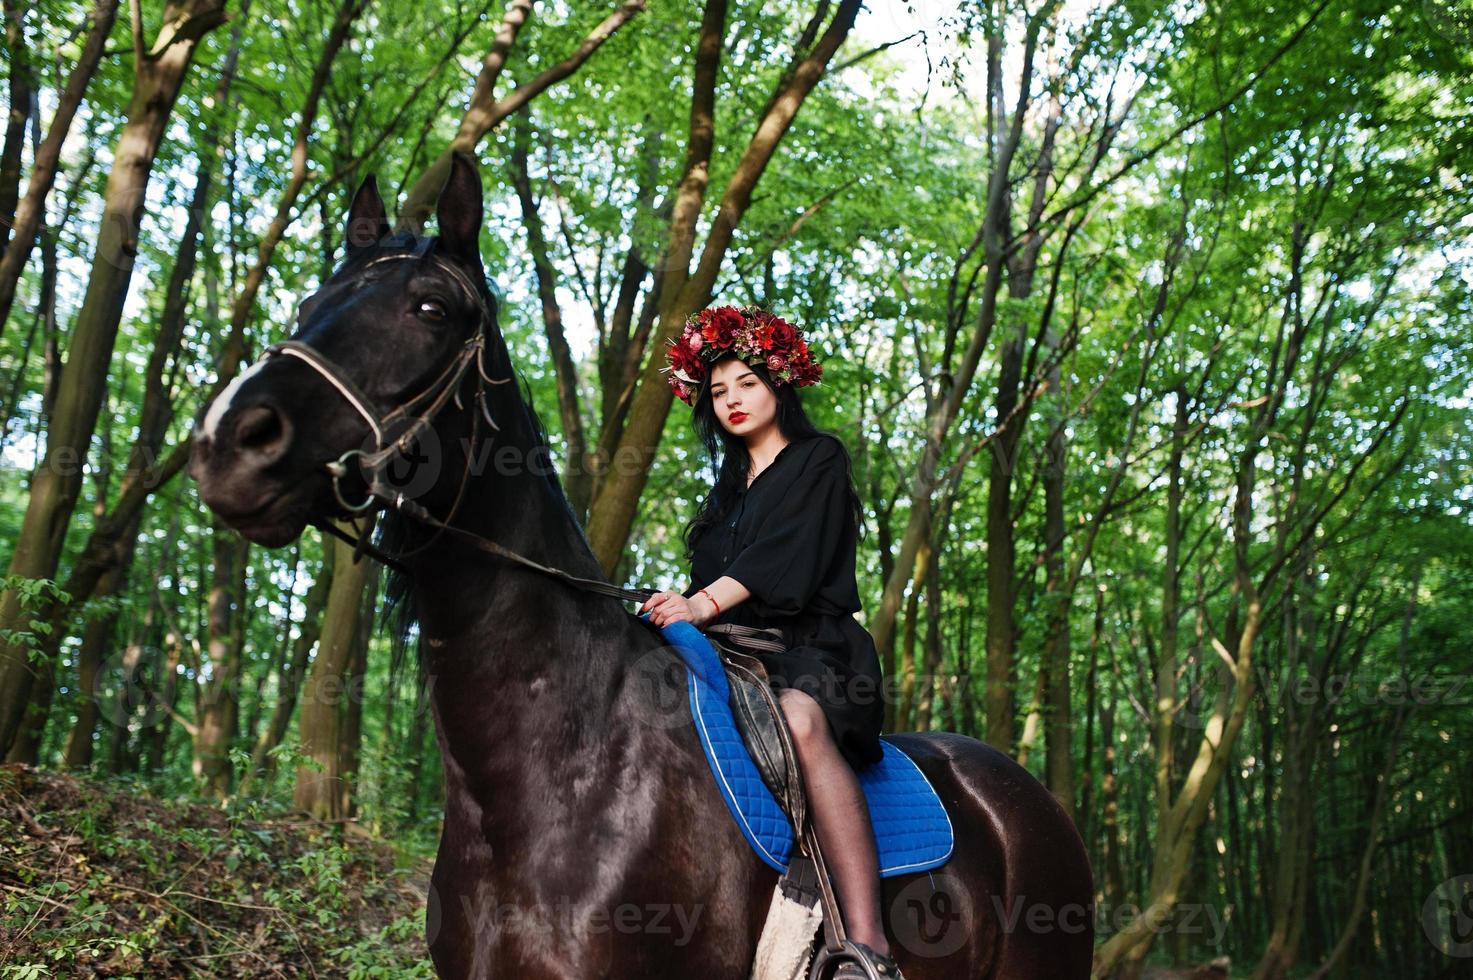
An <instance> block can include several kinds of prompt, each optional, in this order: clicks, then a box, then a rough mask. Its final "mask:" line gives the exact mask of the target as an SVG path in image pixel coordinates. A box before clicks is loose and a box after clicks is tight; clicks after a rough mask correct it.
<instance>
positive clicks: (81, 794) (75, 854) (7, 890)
mask: <svg viewBox="0 0 1473 980" xmlns="http://www.w3.org/2000/svg"><path fill="white" fill-rule="evenodd" d="M427 878H428V868H427V866H426V864H425V863H424V860H423V858H422V857H418V856H415V855H403V854H396V853H395V852H394V851H393V850H392V849H391V848H390V847H389V846H388V845H387V844H385V843H383V842H380V841H376V840H371V839H369V838H367V837H365V836H361V835H359V834H355V833H352V832H345V831H344V829H343V827H341V826H333V825H329V824H322V823H317V822H313V821H307V820H304V819H302V818H301V817H300V816H293V815H290V814H280V813H277V814H264V813H258V812H251V811H250V810H249V809H247V810H244V811H242V812H232V811H230V810H228V809H222V808H218V807H209V806H202V805H199V804H197V803H188V802H182V801H175V800H168V799H159V798H156V797H152V796H149V795H147V794H146V793H144V792H142V791H140V790H138V789H137V788H136V787H135V786H133V785H131V784H129V783H127V782H123V781H116V780H107V781H103V780H94V779H87V778H76V777H73V776H68V775H63V774H58V773H54V772H48V771H45V770H37V769H33V768H31V767H28V766H22V765H5V766H0V903H3V909H4V914H3V916H0V977H4V978H6V980H9V978H21V977H26V978H28V977H50V976H57V975H63V976H105V977H126V976H149V977H161V976H169V977H193V976H210V977H270V976H288V977H309V976H311V977H317V976H320V977H327V976H332V977H428V976H433V975H434V974H433V970H432V969H431V968H430V965H429V963H428V961H427V960H426V959H425V956H424V952H425V950H424V938H423V909H424V895H425V883H426V881H427Z"/></svg>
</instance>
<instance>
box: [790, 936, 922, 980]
mask: <svg viewBox="0 0 1473 980" xmlns="http://www.w3.org/2000/svg"><path fill="white" fill-rule="evenodd" d="M836 960H837V961H838V965H837V966H834V961H836ZM830 968H832V969H833V972H832V973H829V972H828V971H829V969H830ZM860 977H863V978H864V980H905V977H904V976H902V975H901V973H900V966H899V965H898V964H897V963H896V962H895V961H894V960H893V959H891V958H890V957H888V956H883V955H881V954H879V953H877V952H875V951H874V950H873V949H871V948H870V947H869V946H867V945H865V944H864V943H859V942H855V941H854V940H852V939H846V940H844V947H843V949H842V950H839V951H837V952H836V951H834V950H831V949H828V948H827V947H825V948H823V949H820V950H819V951H818V955H817V956H816V957H814V960H813V968H812V970H810V971H809V973H808V980H858V978H860Z"/></svg>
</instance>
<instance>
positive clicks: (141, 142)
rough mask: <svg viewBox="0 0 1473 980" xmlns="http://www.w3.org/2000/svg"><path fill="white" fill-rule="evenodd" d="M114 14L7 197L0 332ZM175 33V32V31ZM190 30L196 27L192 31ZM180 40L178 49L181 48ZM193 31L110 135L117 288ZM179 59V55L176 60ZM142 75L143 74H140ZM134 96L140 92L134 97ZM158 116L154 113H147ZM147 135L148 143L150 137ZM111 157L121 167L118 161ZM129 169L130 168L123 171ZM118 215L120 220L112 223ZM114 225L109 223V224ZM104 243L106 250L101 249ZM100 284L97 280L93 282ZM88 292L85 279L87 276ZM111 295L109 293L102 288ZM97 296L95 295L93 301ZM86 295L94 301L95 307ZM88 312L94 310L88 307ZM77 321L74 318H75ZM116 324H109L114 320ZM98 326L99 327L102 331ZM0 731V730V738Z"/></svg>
mask: <svg viewBox="0 0 1473 980" xmlns="http://www.w3.org/2000/svg"><path fill="white" fill-rule="evenodd" d="M220 9H223V8H216V7H214V6H213V4H212V0H197V2H186V3H184V4H177V3H173V4H169V6H168V10H167V11H166V14H165V18H166V22H168V21H169V20H170V19H171V18H173V17H188V18H193V19H192V20H191V21H190V23H191V24H192V25H193V26H191V28H190V30H191V31H194V30H196V29H197V30H198V32H199V34H203V33H204V32H205V31H207V30H209V29H210V28H212V27H214V26H215V24H217V23H219V21H218V20H215V21H213V22H211V19H210V17H211V12H212V11H213V12H214V14H215V15H216V16H219V10H220ZM117 15H118V0H97V2H96V4H95V6H94V7H93V8H92V13H91V20H92V26H91V27H90V28H89V29H88V31H87V40H86V41H85V42H84V43H83V45H82V54H81V57H79V58H78V59H77V64H76V66H75V67H74V68H73V69H72V72H71V74H70V75H69V76H68V77H67V82H66V87H65V88H64V89H62V92H61V96H60V98H59V99H58V100H57V105H56V112H55V113H53V114H52V116H51V127H50V128H49V129H48V130H47V131H46V138H45V139H44V140H42V141H41V145H40V146H39V147H37V148H36V153H35V158H34V160H33V161H32V163H31V176H30V180H29V181H28V182H27V183H26V194H25V197H23V198H21V200H20V202H19V203H18V204H16V205H15V224H14V227H13V234H12V237H11V239H10V244H9V245H7V246H6V248H5V254H4V257H3V258H0V335H3V334H4V331H5V325H6V324H7V323H8V322H9V320H10V311H11V307H12V306H13V305H14V303H15V290H16V286H17V285H18V284H19V283H20V276H21V272H22V271H23V270H24V269H25V265H26V260H27V259H28V258H30V255H31V248H32V247H33V246H34V245H35V242H36V235H37V233H38V232H39V231H40V230H41V224H42V222H43V221H44V220H45V217H46V198H47V196H48V195H49V194H50V193H51V188H52V185H53V184H55V183H56V172H57V164H58V163H59V162H60V160H61V147H62V144H63V143H64V142H65V141H66V138H67V134H68V133H70V132H71V127H72V120H73V119H74V118H75V117H76V114H77V109H78V107H80V106H81V104H82V96H83V94H84V93H85V92H86V91H87V86H88V85H89V84H90V83H91V81H92V76H93V75H94V74H96V72H97V64H98V62H99V61H101V60H102V54H103V46H104V45H105V44H106V42H107V38H108V35H109V34H111V33H112V29H113V21H114V20H116V19H117ZM181 33H182V32H181ZM196 38H197V35H196ZM181 48H182V50H181ZM193 48H194V39H190V38H187V37H184V38H180V39H179V40H178V41H177V43H175V44H170V46H169V47H168V48H166V49H164V51H162V52H160V53H159V55H158V56H156V57H155V56H150V59H151V60H149V61H148V62H147V64H146V65H144V66H139V67H138V69H137V70H136V72H135V80H136V81H135V86H134V96H133V102H132V104H131V105H130V106H129V110H128V123H127V125H125V126H124V128H123V138H121V139H119V141H118V144H117V145H118V152H119V154H120V156H119V158H118V159H117V160H115V161H114V166H113V173H114V174H115V175H118V178H117V181H116V182H115V181H114V180H113V179H112V178H109V180H108V197H107V204H106V205H105V208H106V210H105V212H104V214H105V218H104V222H103V231H104V232H106V233H107V234H109V235H110V236H111V237H110V238H108V239H106V240H104V239H99V241H98V250H97V254H96V256H95V257H94V259H93V261H94V263H98V262H101V263H102V264H104V265H107V266H109V267H112V265H113V263H120V264H121V263H123V262H124V261H126V264H127V267H128V268H127V269H126V270H123V269H114V272H120V273H122V274H123V276H124V282H123V283H122V287H121V288H122V290H123V292H126V290H127V282H126V276H127V274H128V273H130V272H131V271H132V256H131V255H125V254H123V253H122V252H121V251H119V246H120V245H122V244H124V243H126V242H128V241H130V240H131V236H132V235H136V234H137V232H136V231H132V232H129V231H126V230H125V229H131V228H136V226H135V225H134V224H133V223H132V222H134V221H135V220H136V214H137V209H138V206H139V204H141V202H142V200H143V188H142V187H141V186H138V187H135V186H132V184H133V182H137V183H138V184H147V182H148V171H149V170H150V169H151V168H152V166H153V154H154V153H155V152H156V151H157V140H158V132H159V131H161V127H162V119H163V118H167V116H168V115H169V112H170V110H171V108H172V107H173V103H174V98H175V96H177V95H178V78H176V77H175V73H176V72H177V74H178V76H179V77H182V76H183V72H184V69H185V68H187V67H188V63H189V58H190V57H191V56H192V54H193ZM181 59H182V60H181ZM145 75H147V76H149V77H148V78H147V79H146V80H145ZM140 96H143V98H142V99H140ZM155 116H159V117H162V118H160V119H158V120H157V125H156V121H155V119H154V118H153V117H155ZM151 143H152V145H150V144H151ZM119 164H122V165H123V168H124V169H120V167H119ZM129 171H131V173H129ZM120 222H121V223H122V224H121V225H120V224H119V223H120ZM110 224H111V225H114V226H115V227H112V228H109V227H108V226H109V225H110ZM104 245H106V246H107V247H108V248H110V249H112V251H104V250H103V247H104ZM101 285H102V284H99V286H101ZM107 285H109V286H110V287H111V289H112V291H113V292H116V291H117V289H118V286H117V284H116V283H115V282H112V281H109V283H108V284H107ZM89 295H91V287H90V284H89ZM109 295H111V294H109ZM101 296H102V294H101V293H99V299H98V300H97V302H101V299H100V297H101ZM112 302H115V303H116V304H117V305H118V306H119V307H121V305H122V301H121V300H120V299H116V298H115V297H114V298H113V299H112ZM95 308H96V307H95V303H94V309H95ZM94 315H96V314H94ZM78 322H79V324H80V323H81V322H82V321H81V320H80V319H79V321H78ZM114 329H116V328H114ZM104 332H105V331H104ZM3 734H4V733H3V731H0V741H3Z"/></svg>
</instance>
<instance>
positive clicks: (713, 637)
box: [705, 623, 808, 832]
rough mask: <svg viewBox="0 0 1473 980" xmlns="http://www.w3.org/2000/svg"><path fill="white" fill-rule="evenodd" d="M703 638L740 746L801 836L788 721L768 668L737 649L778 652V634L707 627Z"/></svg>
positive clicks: (801, 807)
mask: <svg viewBox="0 0 1473 980" xmlns="http://www.w3.org/2000/svg"><path fill="white" fill-rule="evenodd" d="M705 633H706V639H707V640H709V641H710V643H711V645H712V646H713V647H715V648H716V652H717V654H719V655H720V657H721V664H722V666H723V667H724V668H725V670H726V681H727V685H728V686H729V687H730V689H731V696H730V699H729V700H730V703H731V713H732V717H734V718H735V719H736V723H737V731H738V732H739V733H740V734H741V736H742V743H743V744H744V745H746V747H747V752H748V753H750V754H751V756H752V761H753V762H754V763H756V765H757V772H758V773H760V774H761V776H762V782H763V783H765V784H766V786H767V789H768V791H769V792H771V793H772V795H773V797H774V798H775V799H776V800H777V802H778V805H779V806H781V807H782V810H783V812H784V813H786V814H787V815H788V819H789V820H791V821H792V823H793V827H794V829H797V830H799V831H800V832H801V829H802V827H803V825H804V823H805V822H806V820H807V818H808V813H807V796H805V795H804V793H803V779H802V774H801V773H800V772H799V769H798V756H797V753H796V751H795V750H794V748H793V738H792V735H791V734H790V733H789V731H788V724H787V718H786V717H785V716H784V715H783V713H782V708H781V706H780V705H779V704H778V701H777V696H776V694H775V693H774V692H773V690H772V685H771V683H770V682H769V680H768V675H767V668H766V667H765V666H764V665H763V663H762V661H761V660H759V659H758V658H756V657H754V656H752V655H751V654H750V653H747V652H745V651H744V650H743V649H741V647H742V646H745V647H747V648H748V649H753V650H765V651H768V652H770V653H782V652H783V651H784V650H786V649H787V645H786V644H785V643H784V642H783V634H782V631H781V630H779V629H755V628H753V627H750V626H740V625H738V624H735V623H716V624H713V625H711V626H708V627H706V630H705ZM739 644H740V646H739Z"/></svg>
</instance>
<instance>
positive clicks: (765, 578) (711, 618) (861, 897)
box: [642, 306, 900, 980]
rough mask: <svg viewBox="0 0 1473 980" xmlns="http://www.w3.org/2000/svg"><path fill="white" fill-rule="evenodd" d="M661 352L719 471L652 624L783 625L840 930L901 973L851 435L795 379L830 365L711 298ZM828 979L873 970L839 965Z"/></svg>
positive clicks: (802, 748)
mask: <svg viewBox="0 0 1473 980" xmlns="http://www.w3.org/2000/svg"><path fill="white" fill-rule="evenodd" d="M668 358H669V361H670V365H669V368H668V370H670V371H671V376H670V384H671V386H672V388H673V389H674V391H675V394H676V395H677V396H679V397H680V398H681V399H682V400H683V401H685V402H686V403H687V404H689V405H692V406H693V408H694V424H695V428H696V431H697V433H698V434H699V435H700V437H701V439H702V441H703V442H704V443H705V444H706V447H707V449H708V450H709V451H710V453H711V455H712V458H713V459H719V461H720V472H719V475H718V477H717V480H716V486H715V487H714V488H713V489H712V491H711V493H710V495H709V496H708V497H707V498H706V503H705V506H704V507H703V508H702V510H701V512H700V513H699V514H698V515H697V516H696V518H695V519H694V520H693V521H692V522H691V524H690V526H689V527H688V528H687V530H686V545H687V558H688V559H689V560H690V561H691V577H692V580H693V582H692V585H691V587H690V588H688V589H687V590H685V592H683V593H682V592H661V593H659V594H658V595H656V596H654V597H652V598H651V599H649V600H648V601H647V602H646V603H645V605H644V606H643V607H642V611H643V610H646V609H647V610H649V612H650V618H651V620H652V621H653V622H654V623H655V624H656V625H659V626H664V625H665V624H667V623H671V622H675V621H677V620H685V621H687V622H689V623H691V624H692V625H694V626H696V627H703V626H707V625H709V624H712V623H737V624H741V625H744V626H753V627H757V628H763V627H769V628H770V627H777V628H779V629H781V630H782V631H783V636H784V641H785V646H787V648H788V649H787V651H786V652H785V653H781V654H770V653H759V654H757V656H758V657H759V659H761V660H762V661H763V664H764V666H765V667H766V668H767V671H768V675H769V678H770V680H771V682H772V686H773V688H774V689H776V690H777V692H778V699H779V704H780V705H781V706H782V709H783V713H784V715H785V716H786V718H787V721H788V726H789V728H790V729H791V730H792V734H793V745H794V748H795V749H796V750H797V753H798V764H799V768H800V769H801V771H802V774H803V784H804V788H805V790H806V792H807V794H808V798H809V801H810V806H811V812H812V814H813V821H814V827H815V829H816V830H817V833H818V840H819V844H820V846H821V847H822V848H823V852H824V857H825V860H826V861H827V862H828V867H829V869H830V871H831V873H832V875H833V878H834V887H835V889H836V891H837V892H838V894H839V901H840V907H841V909H842V911H843V916H844V923H845V927H846V929H847V930H848V933H849V937H850V938H851V939H852V940H853V941H854V942H855V943H856V945H858V946H859V947H860V948H861V951H862V952H864V953H865V954H866V955H867V956H869V957H870V958H871V960H872V961H873V963H874V965H875V968H876V971H877V972H878V973H879V974H880V975H881V976H894V977H899V976H900V971H899V969H898V967H897V966H896V965H895V961H894V960H893V959H891V958H890V955H889V954H890V944H889V941H888V940H887V938H886V936H885V930H884V926H883V924H882V916H881V911H880V874H879V859H878V854H877V851H876V848H875V838H874V832H873V829H872V828H871V825H870V817H869V809H868V805H867V804H866V803H865V798H864V794H863V792H862V791H861V789H860V785H859V780H858V778H857V777H856V776H855V772H854V770H855V769H858V768H862V767H864V766H867V765H871V764H873V763H875V762H878V761H879V760H880V758H881V755H882V752H881V749H880V738H879V736H880V727H881V725H882V723H883V721H884V704H883V702H882V700H881V697H880V687H881V676H880V660H879V655H878V654H877V652H876V650H875V644H874V640H873V638H871V637H870V635H869V633H868V632H867V631H866V630H865V629H864V627H863V626H861V625H859V623H858V622H856V621H855V619H854V615H853V614H854V613H856V612H858V611H859V609H860V603H859V589H858V586H857V585H856V582H855V572H854V554H855V547H856V542H857V537H858V533H859V532H858V528H859V524H860V514H859V498H858V494H856V493H855V492H854V488H853V483H852V477H851V475H850V467H849V458H848V453H847V452H846V451H845V449H844V445H843V443H842V442H840V441H839V440H838V439H836V438H835V437H833V436H831V435H828V434H826V433H823V432H820V431H818V430H817V429H815V428H814V426H813V424H812V423H811V422H810V421H809V420H808V417H807V415H806V414H805V413H804V411H803V404H802V402H801V401H800V400H799V397H798V393H797V390H796V389H797V388H799V387H802V386H805V385H810V384H813V383H815V382H816V381H817V380H818V378H819V377H820V375H821V374H822V369H821V368H820V367H819V365H818V364H817V363H816V362H815V361H814V359H813V358H812V355H811V353H810V351H809V349H808V346H807V344H806V342H805V341H804V339H803V338H802V335H801V333H800V332H799V331H798V330H796V329H795V328H794V327H792V326H791V325H789V324H788V323H786V322H784V321H783V320H781V319H779V318H778V317H776V316H773V315H772V314H771V313H768V312H767V311H765V310H761V309H758V308H756V307H747V308H745V309H736V308H734V307H730V306H722V307H716V308H713V309H707V310H702V311H701V312H700V313H698V314H696V315H694V316H692V317H691V318H690V319H689V320H688V321H687V323H686V326H685V330H684V331H683V332H682V334H681V336H680V337H679V338H678V339H676V340H675V341H674V343H673V344H672V346H671V348H670V350H669V353H668ZM718 444H719V446H720V448H721V452H720V453H719V455H718V452H717V450H718ZM834 976H835V978H836V980H838V978H845V977H863V976H864V973H863V971H862V970H861V969H860V967H859V966H858V964H855V963H853V962H845V963H843V964H842V965H841V966H840V967H839V970H838V972H837V973H836V974H835V975H834Z"/></svg>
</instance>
